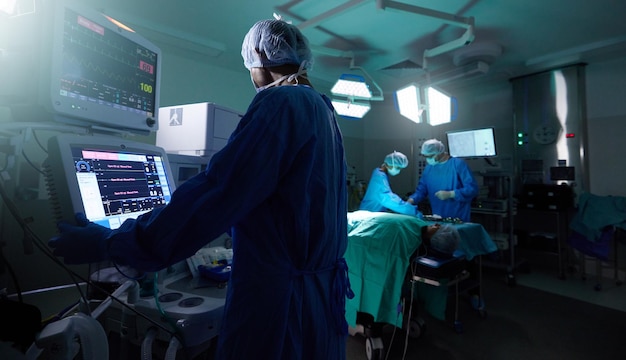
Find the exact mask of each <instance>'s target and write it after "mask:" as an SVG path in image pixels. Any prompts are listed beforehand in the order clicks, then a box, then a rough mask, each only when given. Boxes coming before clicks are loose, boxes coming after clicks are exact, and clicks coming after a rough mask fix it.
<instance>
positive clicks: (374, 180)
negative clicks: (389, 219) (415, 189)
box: [359, 168, 417, 215]
mask: <svg viewBox="0 0 626 360" xmlns="http://www.w3.org/2000/svg"><path fill="white" fill-rule="evenodd" d="M359 210H368V211H389V210H391V211H394V212H397V213H399V214H404V215H416V214H417V206H415V205H412V204H409V203H408V202H406V201H404V200H402V198H400V197H399V196H398V195H396V194H395V193H394V192H393V191H391V186H390V185H389V179H388V178H387V174H385V172H384V171H383V170H381V169H380V168H376V169H374V171H373V172H372V176H371V177H370V182H369V183H368V184H367V190H366V191H365V195H364V196H363V200H361V205H360V206H359Z"/></svg>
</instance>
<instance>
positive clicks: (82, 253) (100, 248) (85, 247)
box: [48, 213, 112, 264]
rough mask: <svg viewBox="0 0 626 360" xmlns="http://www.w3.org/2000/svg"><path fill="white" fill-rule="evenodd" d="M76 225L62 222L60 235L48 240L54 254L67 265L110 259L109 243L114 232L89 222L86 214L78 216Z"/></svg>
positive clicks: (59, 224)
mask: <svg viewBox="0 0 626 360" xmlns="http://www.w3.org/2000/svg"><path fill="white" fill-rule="evenodd" d="M76 223H77V224H78V225H74V224H70V223H68V222H65V221H61V222H59V223H58V224H57V228H58V229H59V235H58V236H55V237H52V238H51V239H50V240H48V246H50V247H51V248H54V250H53V254H54V255H56V256H60V257H63V258H64V259H63V260H64V261H65V263H66V264H87V263H94V262H100V261H104V260H107V259H108V252H107V241H106V239H107V238H108V236H109V235H110V234H111V232H112V230H111V229H109V228H106V227H104V226H100V225H97V224H94V223H92V222H90V221H89V220H87V218H86V217H85V214H83V213H77V214H76Z"/></svg>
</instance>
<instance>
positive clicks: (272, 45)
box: [241, 20, 313, 70]
mask: <svg viewBox="0 0 626 360" xmlns="http://www.w3.org/2000/svg"><path fill="white" fill-rule="evenodd" d="M261 54H263V55H264V56H261ZM241 56H242V57H243V63H244V65H245V67H246V68H247V69H248V70H250V68H253V67H272V66H278V65H285V64H294V65H302V62H303V61H306V63H305V64H304V69H309V68H310V67H311V65H312V58H313V56H312V54H311V49H310V48H309V42H308V40H307V38H306V37H304V35H302V33H301V32H300V30H299V29H298V28H297V27H295V26H294V25H292V24H289V23H286V22H284V21H282V20H262V21H259V22H257V23H256V24H254V25H253V26H252V28H250V30H249V31H248V34H246V37H245V38H244V39H243V44H242V45H241Z"/></svg>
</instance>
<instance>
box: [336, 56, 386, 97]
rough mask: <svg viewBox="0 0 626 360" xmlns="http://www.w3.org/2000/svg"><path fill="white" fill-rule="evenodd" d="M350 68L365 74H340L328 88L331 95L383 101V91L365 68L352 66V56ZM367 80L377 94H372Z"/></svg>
mask: <svg viewBox="0 0 626 360" xmlns="http://www.w3.org/2000/svg"><path fill="white" fill-rule="evenodd" d="M350 70H359V71H361V72H362V73H363V75H365V76H361V75H356V74H342V75H341V76H340V77H339V80H337V82H336V83H335V85H334V86H333V87H332V89H330V92H331V93H332V94H333V95H337V96H345V97H349V98H352V99H366V100H370V101H383V100H384V97H383V91H382V89H381V88H380V86H378V84H377V83H376V81H374V79H372V77H371V76H369V74H368V73H367V72H366V71H365V69H363V68H361V67H359V66H354V58H352V59H351V60H350ZM367 81H369V82H370V83H371V84H372V85H373V86H374V87H375V88H376V90H377V94H376V95H374V94H372V91H371V90H370V87H369V85H368V83H367Z"/></svg>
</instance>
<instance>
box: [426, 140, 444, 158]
mask: <svg viewBox="0 0 626 360" xmlns="http://www.w3.org/2000/svg"><path fill="white" fill-rule="evenodd" d="M445 151H446V147H445V146H444V145H443V143H442V142H441V141H439V140H437V139H430V140H426V141H424V143H423V144H422V151H421V152H422V155H426V156H430V155H439V154H441V153H443V152H445Z"/></svg>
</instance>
